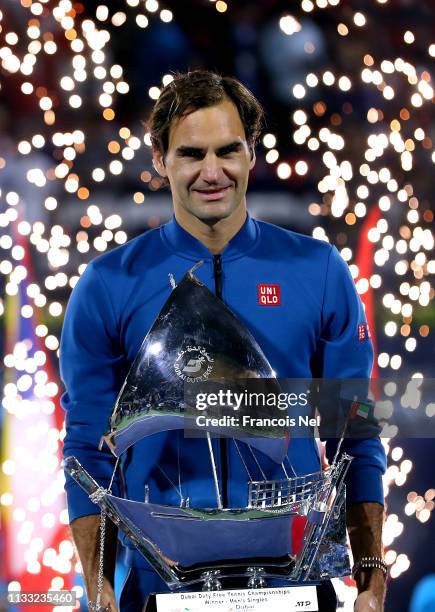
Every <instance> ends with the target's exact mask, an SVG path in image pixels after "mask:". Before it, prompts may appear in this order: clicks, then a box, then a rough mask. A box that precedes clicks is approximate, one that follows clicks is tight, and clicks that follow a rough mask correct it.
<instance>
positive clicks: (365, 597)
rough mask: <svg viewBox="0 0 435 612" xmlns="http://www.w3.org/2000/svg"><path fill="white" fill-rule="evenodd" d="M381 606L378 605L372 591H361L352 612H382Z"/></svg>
mask: <svg viewBox="0 0 435 612" xmlns="http://www.w3.org/2000/svg"><path fill="white" fill-rule="evenodd" d="M383 607H384V606H383V605H382V604H381V605H380V604H379V602H378V599H377V598H376V595H375V594H374V593H373V592H372V591H363V592H362V593H360V594H359V595H358V597H357V598H356V599H355V606H354V608H353V609H354V612H382V610H383Z"/></svg>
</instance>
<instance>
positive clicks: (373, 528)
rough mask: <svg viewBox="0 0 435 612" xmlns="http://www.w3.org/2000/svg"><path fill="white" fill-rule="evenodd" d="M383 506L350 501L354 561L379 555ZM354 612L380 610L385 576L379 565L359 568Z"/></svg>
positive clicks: (383, 594) (382, 601) (380, 550)
mask: <svg viewBox="0 0 435 612" xmlns="http://www.w3.org/2000/svg"><path fill="white" fill-rule="evenodd" d="M383 523H384V507H383V506H381V504H378V503H375V502H373V503H372V502H360V503H355V504H352V505H351V506H350V507H349V508H348V510H347V527H348V531H349V538H350V543H351V546H352V553H353V557H354V560H355V562H357V561H358V560H359V559H361V558H362V557H379V558H382V526H383ZM355 580H356V584H357V587H358V597H357V598H356V601H355V607H354V612H383V610H384V599H385V592H386V588H385V578H384V575H383V573H382V570H380V569H378V568H370V569H363V568H362V569H360V571H359V572H358V573H357V575H356V577H355Z"/></svg>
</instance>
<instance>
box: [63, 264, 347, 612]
mask: <svg viewBox="0 0 435 612" xmlns="http://www.w3.org/2000/svg"><path fill="white" fill-rule="evenodd" d="M201 263H202V262H200V263H199V264H197V265H196V266H194V268H192V269H191V270H190V271H189V272H188V273H187V274H186V275H185V276H184V277H183V279H182V280H181V282H180V283H179V284H178V285H176V284H175V281H174V280H173V278H172V276H171V284H172V292H171V294H170V296H169V298H168V300H167V302H166V303H165V305H164V306H163V308H162V310H161V311H160V313H159V315H158V316H157V318H156V320H155V322H154V323H153V325H152V327H151V329H150V330H149V332H148V333H147V335H146V337H145V339H144V340H143V343H142V345H141V348H140V350H139V352H138V354H137V356H136V358H135V360H134V362H133V364H132V366H131V368H130V371H129V373H128V375H127V377H126V380H125V382H124V384H123V386H122V388H121V391H120V393H119V395H118V398H117V401H116V403H115V406H114V409H113V412H112V415H111V418H110V423H109V426H108V428H107V430H106V432H105V433H104V435H103V437H102V444H103V443H106V444H107V445H108V446H109V447H110V449H111V451H112V453H113V454H114V455H115V456H116V457H117V458H118V459H119V458H120V457H121V455H122V454H123V453H125V452H126V450H127V449H128V448H129V447H130V446H132V445H134V444H136V443H137V442H138V441H139V440H141V439H142V438H144V437H146V436H152V435H154V434H156V433H159V432H164V431H169V430H180V429H181V430H184V431H185V432H186V431H187V430H189V429H190V428H191V425H192V424H191V423H190V421H194V420H195V412H196V411H195V408H194V407H192V405H191V402H190V399H189V398H191V397H192V396H193V395H194V394H195V389H198V388H201V385H203V384H204V382H205V381H210V380H212V379H213V380H225V381H229V380H231V381H237V380H240V379H243V380H246V379H260V380H261V381H265V384H267V385H268V388H269V389H276V390H278V382H277V380H276V378H275V373H274V372H273V370H272V367H271V365H270V364H269V362H268V360H267V359H266V357H265V355H264V354H263V352H262V350H261V348H260V347H259V345H258V343H257V342H256V340H255V338H254V337H253V336H252V334H251V333H250V332H249V330H248V329H247V328H246V327H245V326H244V325H243V324H242V323H241V322H240V321H239V320H238V319H237V318H236V316H235V315H234V314H233V313H232V312H231V310H230V309H229V308H228V307H227V306H226V305H225V304H224V303H223V302H222V301H221V300H219V299H218V298H217V297H216V296H215V295H214V294H213V293H212V292H211V291H210V290H209V289H208V288H207V287H206V286H205V285H204V284H203V283H202V282H201V281H200V280H199V279H198V278H197V277H196V276H195V275H194V271H195V269H196V268H197V267H198V265H200V264H201ZM186 389H187V390H188V392H186ZM216 410H217V411H219V406H218V407H217V408H214V411H215V413H216ZM216 433H217V432H216V431H213V428H210V429H207V427H206V428H205V432H204V433H203V435H202V439H201V438H199V439H198V440H197V443H198V444H205V445H206V448H207V452H208V456H209V461H210V479H211V480H212V481H213V484H214V490H215V497H216V499H215V500H214V503H213V504H210V507H202V505H201V504H197V503H196V502H195V499H188V500H181V501H180V504H179V505H178V506H173V505H164V504H161V503H155V502H153V499H152V496H151V495H145V499H144V501H143V502H138V501H132V500H129V499H125V498H121V497H117V496H115V495H113V494H112V493H111V491H110V490H107V489H105V488H103V487H101V486H99V484H98V483H97V482H96V481H95V480H94V478H93V477H92V475H91V474H89V473H88V472H87V471H86V470H85V469H84V468H83V467H82V466H81V465H80V463H79V461H78V460H77V459H76V458H75V457H67V458H65V460H64V467H65V470H66V471H67V472H68V473H69V474H70V475H71V476H72V477H73V478H74V480H75V481H76V482H77V483H78V484H79V485H80V486H81V487H82V488H83V489H84V490H85V491H86V492H87V493H88V495H89V497H90V498H91V499H92V501H93V502H94V503H96V504H97V505H98V506H99V507H100V509H101V513H102V514H101V517H102V521H103V520H105V518H106V517H108V518H109V519H110V520H112V521H113V522H114V523H115V524H116V525H117V526H118V527H119V528H120V529H121V530H122V531H123V532H124V533H125V534H126V536H127V537H128V538H129V539H130V541H131V542H132V543H133V544H134V546H135V547H136V548H137V550H138V551H139V552H140V553H141V554H142V555H143V556H144V557H145V559H146V560H147V561H148V562H149V564H150V565H151V567H152V568H153V569H154V570H155V571H156V572H157V573H158V574H159V575H160V576H161V578H162V579H163V580H164V581H165V582H166V584H167V585H168V587H169V589H170V593H169V594H167V595H160V596H159V595H158V596H157V610H159V611H166V610H175V609H184V607H185V606H184V607H177V605H178V603H177V602H178V599H177V597H178V598H179V597H180V595H179V594H180V593H186V592H189V593H192V596H191V598H190V599H189V609H191V610H196V609H198V610H199V609H202V607H201V606H203V603H204V600H203V599H201V597H202V598H203V597H204V596H205V595H204V593H209V597H210V601H208V602H207V608H208V609H209V610H215V609H216V610H218V609H219V610H228V609H230V607H231V606H229V605H228V603H227V604H225V603H224V604H222V601H224V600H223V599H222V598H224V596H225V595H226V594H229V595H228V596H230V595H231V594H232V593H233V594H234V593H235V592H237V597H238V599H237V601H238V602H242V603H241V604H239V605H242V606H243V601H244V600H245V598H248V597H249V598H250V600H251V601H254V600H255V598H254V600H253V599H252V592H253V590H254V589H255V590H257V589H260V590H261V592H262V593H263V592H264V593H265V597H266V598H267V597H271V598H272V599H270V601H269V600H267V602H268V603H267V602H266V604H264V601H265V600H264V598H262V601H263V604H262V605H263V607H261V606H260V607H257V608H256V607H255V601H254V604H253V605H254V607H251V608H250V609H252V610H253V611H254V612H255V611H256V610H260V609H261V610H263V609H267V608H268V607H269V609H270V607H271V606H272V607H274V609H276V610H280V609H281V608H280V607H279V605H278V603H277V602H278V600H275V599H273V597H279V598H281V600H283V601H284V603H282V602H281V603H282V605H283V606H284V607H282V609H283V610H284V609H285V610H293V609H294V610H298V609H305V610H318V609H319V608H318V607H317V603H316V598H315V587H313V585H316V584H319V582H321V581H323V580H328V579H330V578H333V577H339V576H344V575H347V574H350V563H349V558H348V552H347V550H348V549H347V542H346V527H345V485H344V476H345V474H346V471H347V469H348V467H349V464H350V461H351V457H350V456H348V455H346V454H344V453H343V454H342V455H341V456H339V457H338V454H337V455H336V459H335V460H334V462H333V464H332V465H331V466H330V467H329V468H327V469H325V470H319V471H318V472H315V473H311V474H304V475H296V472H295V471H294V470H293V468H292V466H291V465H290V464H289V459H288V444H289V435H288V431H287V432H286V431H285V430H284V429H277V430H273V431H261V435H253V433H252V431H245V429H244V428H243V427H238V428H235V429H231V431H230V430H229V431H226V432H224V434H223V435H225V437H226V439H227V443H228V444H233V445H235V448H236V450H237V451H238V453H239V456H240V460H241V462H242V464H244V465H243V468H244V469H245V472H246V481H245V483H244V485H243V486H244V487H245V488H246V491H245V493H246V504H245V505H243V506H242V507H225V506H224V504H223V501H222V493H221V492H222V483H221V482H220V481H219V476H218V471H217V469H216V460H215V456H214V452H213V444H212V436H213V435H215V434H216ZM220 433H221V434H222V432H220ZM242 448H243V452H241V449H242ZM239 451H240V452H239ZM244 453H252V454H254V453H255V460H256V462H261V457H263V456H264V457H266V458H267V460H268V461H269V462H270V461H272V462H274V464H276V466H277V468H278V469H279V470H280V471H281V472H282V476H281V477H280V478H273V479H269V478H268V477H267V474H265V477H264V478H262V479H259V478H258V477H254V476H253V475H252V474H251V472H250V470H249V469H248V467H247V466H246V464H245V462H244V461H243V456H244ZM181 461H182V458H181ZM286 462H287V463H286ZM115 469H116V467H115ZM261 473H263V472H262V471H261ZM112 480H113V479H112ZM295 520H299V521H301V525H303V537H302V545H301V546H300V547H299V549H298V550H297V551H295V550H293V545H292V538H291V532H292V525H293V521H295ZM103 544H104V543H102V550H103V554H104V546H103ZM274 581H275V582H274ZM276 581H280V582H279V584H285V585H288V586H285V587H284V588H280V589H278V591H279V593H276V592H275V591H276V589H274V588H272V587H270V588H269V586H270V585H271V584H276ZM234 584H237V585H238V587H237V591H234V590H233V587H231V588H229V586H228V585H234ZM239 586H240V588H239ZM307 588H308V589H311V590H308V591H307ZM303 589H305V590H303ZM313 589H314V595H313ZM215 592H220V596H219V598H218V599H215V600H214V599H213V593H215ZM258 592H259V591H258ZM195 593H196V595H198V597H199V600H198V601H199V603H198V601H197V602H196V604H195V600H194V594H195ZM300 593H302V595H299V594H300ZM201 594H202V595H201ZM159 597H160V599H159ZM171 597H172V602H171V599H170V598H171ZM234 597H235V595H234ZM310 597H311V599H310ZM168 598H169V599H168ZM201 601H202V604H201ZM231 601H232V602H233V603H234V601H235V600H234V599H232V600H231ZM311 601H312V603H309V602H311ZM97 602H98V599H97ZM286 602H287V603H286ZM301 602H302V603H301ZM154 605H155V604H154ZM195 605H198V607H197V608H196V607H195ZM222 605H223V606H224V607H222ZM213 606H215V607H213ZM219 606H221V607H219ZM225 606H226V607H225ZM285 606H286V607H285ZM101 609H103V608H101ZM147 609H148V608H147ZM154 609H155V608H154ZM234 609H236V608H235V607H234ZM237 609H243V607H239V608H237Z"/></svg>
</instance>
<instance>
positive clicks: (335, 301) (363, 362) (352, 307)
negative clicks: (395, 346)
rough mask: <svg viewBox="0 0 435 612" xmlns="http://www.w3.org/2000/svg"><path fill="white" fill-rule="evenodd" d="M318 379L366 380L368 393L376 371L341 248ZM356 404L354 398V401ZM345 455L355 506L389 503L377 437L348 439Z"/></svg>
mask: <svg viewBox="0 0 435 612" xmlns="http://www.w3.org/2000/svg"><path fill="white" fill-rule="evenodd" d="M316 357H317V359H316V369H317V375H319V376H320V377H321V378H323V379H326V380H333V379H335V380H336V379H352V378H353V379H360V380H359V384H360V385H363V386H364V385H365V386H366V388H368V383H369V378H370V374H371V370H372V366H373V346H372V343H371V340H370V338H369V333H368V328H367V325H366V317H365V314H364V309H363V305H362V302H361V300H360V298H359V295H358V293H357V291H356V287H355V283H354V280H353V278H352V276H351V274H350V271H349V268H348V266H347V264H346V263H345V261H344V260H343V259H342V257H341V256H340V254H339V253H338V251H337V249H336V248H335V247H332V248H331V251H330V254H329V261H328V268H327V275H326V282H325V289H324V300H323V307H322V332H321V336H320V339H319V341H318V347H317V352H316ZM349 399H350V398H349ZM337 444H338V438H337V439H332V438H330V439H328V440H327V441H326V455H327V457H328V460H329V461H332V459H333V457H334V454H335V451H336V449H337ZM341 450H343V451H346V452H348V453H349V454H350V455H352V456H353V457H354V459H353V461H352V463H351V465H350V468H349V472H348V476H347V498H348V501H349V503H353V502H379V503H381V504H383V502H384V494H383V484H382V475H383V474H384V472H385V470H386V456H385V452H384V448H383V446H382V443H381V441H380V439H379V437H377V436H373V437H370V438H361V437H360V438H349V437H348V438H345V439H344V441H343V445H342V447H341Z"/></svg>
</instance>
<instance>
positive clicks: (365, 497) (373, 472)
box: [346, 466, 384, 505]
mask: <svg viewBox="0 0 435 612" xmlns="http://www.w3.org/2000/svg"><path fill="white" fill-rule="evenodd" d="M349 472H350V473H349V475H348V477H347V478H346V503H347V505H350V504H354V503H356V502H378V503H379V504H381V505H383V504H384V486H383V482H382V470H380V469H379V468H377V467H374V466H364V467H362V466H361V467H360V466H358V469H356V470H352V466H351V467H350V470H349Z"/></svg>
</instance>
